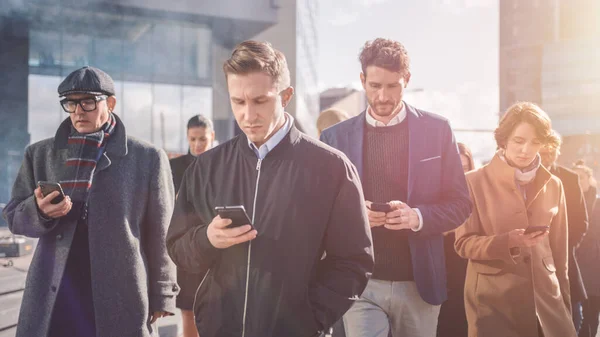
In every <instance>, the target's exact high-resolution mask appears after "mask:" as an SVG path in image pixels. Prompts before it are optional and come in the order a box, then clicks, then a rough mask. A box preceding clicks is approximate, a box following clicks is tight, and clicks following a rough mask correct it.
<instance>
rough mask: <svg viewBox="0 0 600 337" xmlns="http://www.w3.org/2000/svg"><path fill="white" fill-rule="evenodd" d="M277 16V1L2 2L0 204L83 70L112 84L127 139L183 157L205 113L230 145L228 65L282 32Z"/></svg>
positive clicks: (63, 115)
mask: <svg viewBox="0 0 600 337" xmlns="http://www.w3.org/2000/svg"><path fill="white" fill-rule="evenodd" d="M278 7H279V6H278V3H277V0H220V1H195V0H170V1H161V0H20V1H9V2H4V1H3V2H2V5H0V83H1V84H0V203H6V202H7V201H8V199H9V197H10V189H11V187H12V184H13V182H14V177H15V176H16V173H17V171H18V168H19V166H20V163H21V161H22V158H23V152H24V149H25V147H26V146H27V145H28V144H30V143H33V142H36V141H39V140H42V139H44V138H48V137H52V136H54V133H55V132H56V129H57V127H58V125H59V124H60V123H61V121H62V120H64V119H65V118H67V117H68V115H67V114H66V113H65V112H64V111H63V110H62V109H61V108H60V106H59V104H58V94H57V87H58V85H59V83H60V82H61V81H62V80H63V79H64V77H65V76H66V75H68V74H69V73H70V72H71V71H73V70H75V69H77V68H80V67H82V66H85V65H90V66H94V67H98V68H100V69H103V70H104V71H106V72H107V73H109V74H110V75H111V76H112V77H113V79H114V80H115V85H116V91H117V93H116V96H117V107H116V109H115V112H116V113H117V114H118V115H119V116H120V117H121V118H122V119H123V120H124V123H125V125H126V129H127V132H128V134H130V135H133V136H135V137H138V138H140V139H143V140H146V141H148V142H151V143H153V144H155V145H157V146H159V147H161V148H163V149H165V150H166V151H168V152H173V153H182V152H186V151H187V145H186V139H185V127H186V123H187V120H188V119H189V118H190V117H191V116H193V115H195V114H199V113H200V114H203V115H205V116H207V117H209V118H212V119H213V120H214V122H215V129H216V132H217V137H218V139H219V140H220V141H224V140H226V139H228V138H230V137H231V136H233V134H234V120H233V119H232V117H231V113H230V112H229V110H228V109H229V108H228V105H229V104H228V96H227V88H226V84H225V83H224V80H223V78H222V77H223V74H222V70H221V65H222V62H223V60H224V59H225V58H227V57H229V54H230V52H231V50H232V49H233V47H234V46H235V45H236V44H237V43H239V42H241V41H243V40H246V39H250V38H252V37H253V36H255V35H257V34H259V33H260V32H261V31H264V30H265V29H267V28H268V27H271V26H273V25H275V24H277V21H278V16H277V13H278ZM290 38H292V39H295V38H296V37H295V36H292V37H290ZM215 110H217V112H215ZM221 110H222V111H221Z"/></svg>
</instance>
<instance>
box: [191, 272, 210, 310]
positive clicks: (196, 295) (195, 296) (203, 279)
mask: <svg viewBox="0 0 600 337" xmlns="http://www.w3.org/2000/svg"><path fill="white" fill-rule="evenodd" d="M209 273H210V269H208V270H207V271H206V274H204V277H203V278H202V281H200V284H199V285H198V288H196V293H195V294H194V304H193V306H192V310H194V309H195V308H196V298H197V297H198V291H200V287H202V284H203V283H204V281H205V280H206V278H207V277H208V274H209Z"/></svg>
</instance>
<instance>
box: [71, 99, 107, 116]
mask: <svg viewBox="0 0 600 337" xmlns="http://www.w3.org/2000/svg"><path fill="white" fill-rule="evenodd" d="M107 98H108V96H106V95H99V96H94V97H88V98H82V99H68V98H65V99H63V100H61V101H60V105H61V106H62V108H63V110H65V112H68V113H74V112H75V110H77V105H79V106H80V107H81V109H82V110H83V111H85V112H90V111H94V110H96V103H97V102H100V101H103V100H105V99H107Z"/></svg>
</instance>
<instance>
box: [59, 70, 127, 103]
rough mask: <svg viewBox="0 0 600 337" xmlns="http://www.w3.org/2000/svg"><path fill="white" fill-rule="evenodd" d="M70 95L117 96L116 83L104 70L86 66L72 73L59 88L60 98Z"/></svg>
mask: <svg viewBox="0 0 600 337" xmlns="http://www.w3.org/2000/svg"><path fill="white" fill-rule="evenodd" d="M70 94H92V95H107V96H113V95H114V94H115V83H114V82H113V79H112V78H111V77H110V76H109V75H108V74H107V73H105V72H103V71H102V70H100V69H98V68H94V67H89V66H85V67H83V68H80V69H77V70H75V71H73V72H72V73H70V74H69V76H67V77H66V78H65V79H64V81H62V83H61V84H60V85H59V86H58V96H66V95H70Z"/></svg>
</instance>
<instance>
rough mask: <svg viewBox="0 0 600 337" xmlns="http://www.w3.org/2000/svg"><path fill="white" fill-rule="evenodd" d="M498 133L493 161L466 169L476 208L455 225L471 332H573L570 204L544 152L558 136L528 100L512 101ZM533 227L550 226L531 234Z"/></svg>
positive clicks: (552, 335) (570, 336) (508, 336)
mask: <svg viewBox="0 0 600 337" xmlns="http://www.w3.org/2000/svg"><path fill="white" fill-rule="evenodd" d="M494 134H495V138H496V143H497V145H498V148H499V150H498V151H497V153H496V155H495V156H494V158H493V159H492V161H491V162H490V163H489V164H488V165H485V166H483V167H481V168H479V169H477V170H475V171H471V172H469V173H467V183H468V185H469V190H470V193H471V199H472V201H473V206H474V209H473V213H472V214H471V216H470V217H469V219H468V220H467V221H466V222H465V223H464V224H463V225H462V226H460V227H459V228H458V229H457V230H456V242H455V249H456V252H457V253H458V255H459V256H461V257H463V258H465V259H469V262H468V266H467V277H466V280H465V307H466V314H467V321H468V324H469V336H470V337H478V336H487V337H525V336H527V337H534V336H544V337H574V336H576V335H577V333H576V332H575V328H574V326H573V321H572V318H571V299H570V287H569V279H568V260H569V255H570V254H569V242H568V240H567V236H568V234H567V233H568V228H567V206H566V201H565V198H564V192H563V187H562V183H561V182H560V180H559V179H558V178H557V177H555V176H553V175H552V174H550V172H548V170H546V169H545V168H544V166H543V165H541V157H540V155H539V152H540V150H541V149H542V148H543V147H545V146H549V147H552V146H553V147H558V146H559V144H560V139H558V138H557V137H556V135H555V134H554V133H553V132H552V127H551V122H550V118H549V117H548V115H547V114H546V113H545V112H544V111H543V110H542V109H540V108H539V107H538V106H536V105H535V104H533V103H527V102H523V103H517V104H515V105H513V106H511V107H510V108H509V109H508V111H507V112H506V113H505V114H504V116H503V117H502V119H501V120H500V124H499V126H498V128H496V130H495V132H494ZM529 226H549V229H546V228H544V227H542V228H540V227H538V229H537V230H535V231H533V232H532V233H526V230H527V228H528V227H529ZM532 229H533V228H532Z"/></svg>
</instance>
